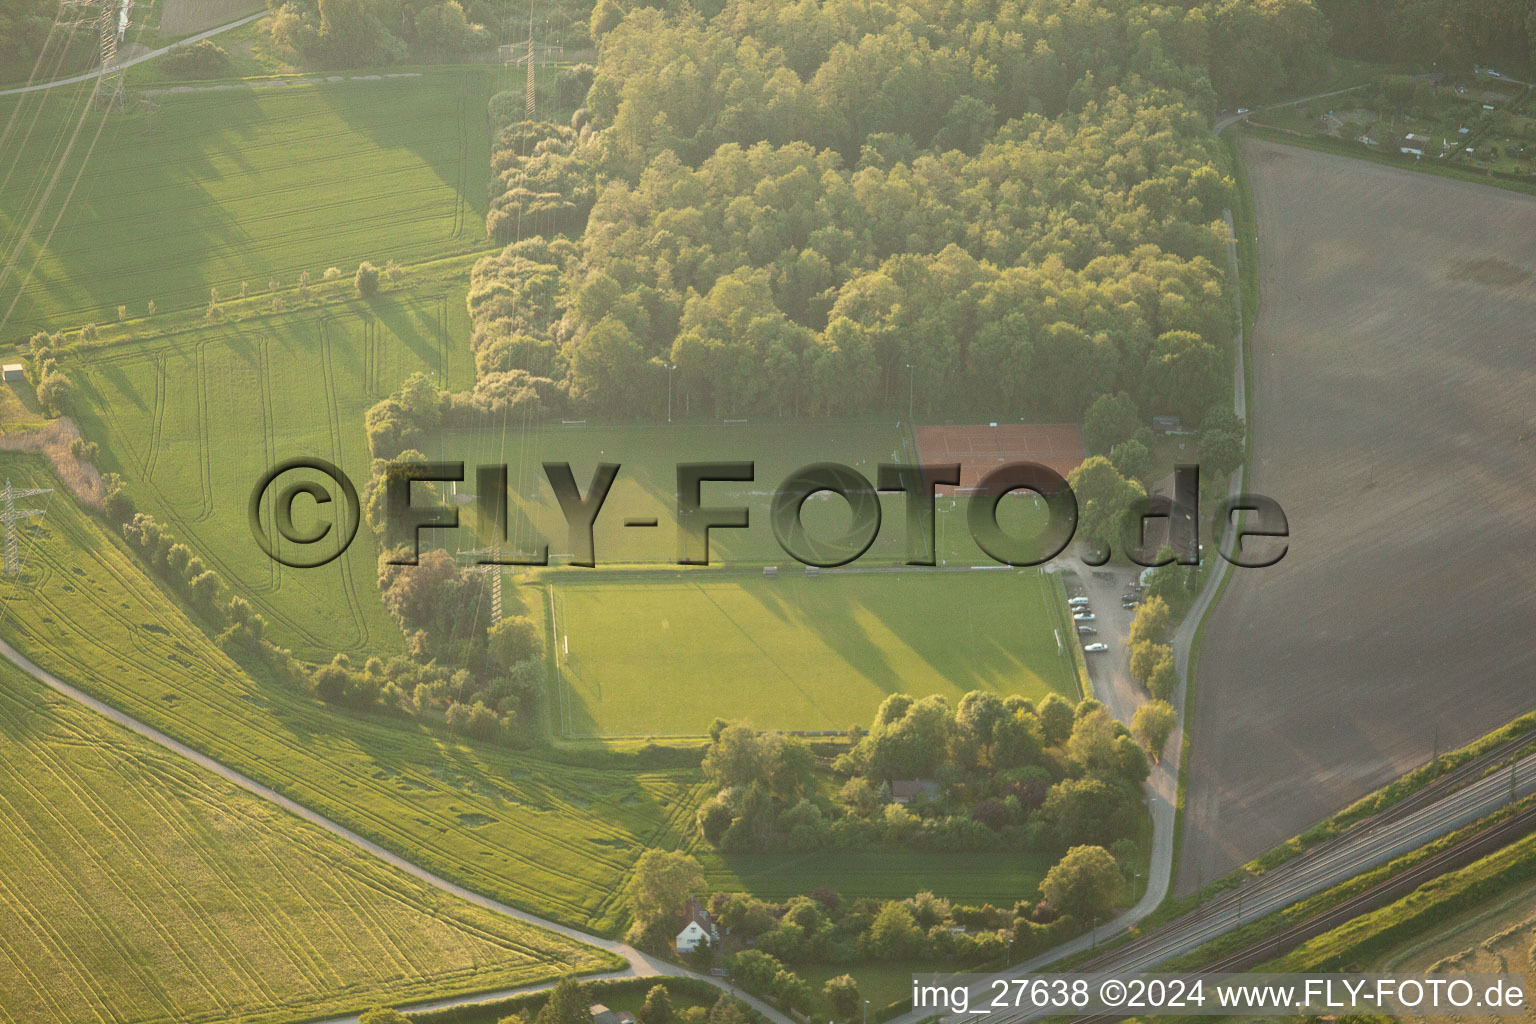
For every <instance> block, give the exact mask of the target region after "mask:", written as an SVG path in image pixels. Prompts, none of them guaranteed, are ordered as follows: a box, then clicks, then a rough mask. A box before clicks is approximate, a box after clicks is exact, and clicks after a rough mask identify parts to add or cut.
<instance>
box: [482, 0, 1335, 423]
mask: <svg viewBox="0 0 1536 1024" xmlns="http://www.w3.org/2000/svg"><path fill="white" fill-rule="evenodd" d="M1305 10H1308V11H1310V8H1305ZM1291 17H1292V9H1291V7H1289V6H1286V5H1281V6H1280V7H1278V8H1277V9H1276V11H1275V12H1274V13H1273V15H1272V20H1273V21H1274V22H1275V26H1274V31H1275V34H1276V36H1277V39H1289V38H1292V36H1293V35H1294V33H1292V32H1291V31H1290V29H1289V28H1288V27H1287V25H1286V22H1287V20H1288V19H1290V18H1291ZM1224 24H1225V22H1223V20H1222V17H1221V16H1219V15H1218V14H1214V13H1213V14H1211V15H1207V13H1206V12H1205V10H1204V9H1202V8H1199V7H1196V8H1190V9H1187V10H1186V9H1183V8H1178V7H1155V6H1149V5H1145V4H1136V3H1130V2H1121V3H1117V4H1094V5H1087V4H1062V3H1056V2H1053V0H1047V2H1043V3H1034V4H1028V5H1024V4H998V3H977V4H954V5H948V4H923V3H911V2H904V3H887V4H864V3H862V2H860V3H854V2H841V0H834V2H830V3H821V4H816V3H809V2H806V3H800V4H793V5H783V4H778V3H773V2H768V0H740V2H732V3H728V4H726V5H724V6H723V7H722V8H721V9H720V10H719V11H718V12H717V13H716V14H715V15H714V16H713V17H705V16H704V15H703V14H701V13H699V12H698V11H696V10H694V9H692V8H683V9H681V10H678V11H667V10H661V9H658V8H637V9H635V10H633V11H630V12H629V13H628V14H623V15H621V14H620V13H619V12H617V10H616V9H613V8H611V6H610V5H607V4H604V5H601V6H599V8H598V10H597V11H596V12H595V13H594V15H593V31H594V34H595V35H597V36H598V37H599V58H598V62H597V66H596V70H595V76H594V80H593V82H592V85H591V88H590V90H589V92H588V96H587V104H586V106H585V107H584V108H583V109H581V110H579V111H577V114H576V116H575V117H574V118H573V119H572V123H571V125H569V126H567V125H557V124H530V123H519V124H513V125H510V126H508V127H507V128H505V129H504V130H503V131H502V133H501V137H500V139H499V142H500V146H499V149H498V152H497V155H496V158H495V159H496V164H495V170H496V172H497V185H495V186H493V190H494V191H495V192H496V194H495V195H494V196H493V205H492V211H491V214H490V217H489V225H488V226H489V228H490V230H491V231H492V232H493V233H494V234H496V235H498V236H499V237H501V238H503V239H504V240H507V241H509V242H511V243H512V244H510V245H509V246H508V248H507V249H506V250H504V251H503V252H502V253H500V254H499V255H497V256H494V257H490V258H488V259H486V260H484V261H482V263H481V264H480V265H479V266H477V268H476V270H475V274H474V282H473V287H472V291H471V294H470V298H469V304H470V310H471V312H472V314H473V316H474V319H475V323H476V335H475V344H476V350H477V353H478V355H479V366H480V370H481V373H482V376H481V386H482V387H483V388H493V387H494V388H496V389H498V391H499V392H500V393H501V394H504V395H505V394H509V393H516V392H515V389H512V388H509V387H508V384H509V383H510V382H518V383H524V384H528V385H529V386H530V387H531V386H532V382H530V381H528V380H527V379H526V378H527V377H528V376H532V377H535V378H552V379H553V380H555V381H558V382H559V383H560V384H561V385H563V389H564V391H565V392H566V393H567V394H568V395H569V398H570V400H571V402H573V403H574V404H575V406H576V407H578V408H580V409H582V410H585V411H593V412H600V413H603V414H607V415H618V416H625V415H647V414H653V413H654V412H655V411H656V405H657V401H658V395H664V394H665V380H664V377H665V375H666V374H667V373H668V372H669V371H668V370H667V367H668V366H669V365H672V366H675V367H676V374H677V379H676V384H677V386H678V395H679V397H680V400H681V401H682V402H683V405H684V408H686V409H688V410H689V411H691V412H693V413H695V414H703V415H710V416H746V415H751V416H799V415H806V414H812V415H848V414H862V413H868V412H871V411H874V410H879V409H884V408H887V407H890V406H891V405H892V404H893V402H895V400H896V396H898V395H900V396H903V397H904V396H905V392H906V391H907V377H906V374H907V373H908V372H909V370H908V367H909V365H910V367H911V372H913V373H914V374H915V375H916V376H917V377H918V378H919V379H920V380H921V381H922V387H921V388H920V389H918V390H919V391H920V399H919V404H920V405H921V407H922V410H923V411H924V412H926V413H930V414H934V413H960V412H962V411H971V410H981V409H987V410H992V411H997V412H1007V413H1009V414H1014V415H1027V416H1031V417H1032V418H1036V419H1078V418H1080V417H1081V416H1082V414H1083V412H1084V411H1085V409H1086V408H1087V406H1088V405H1089V403H1091V402H1092V401H1093V399H1094V398H1095V397H1097V396H1098V395H1100V394H1105V393H1117V392H1121V391H1124V392H1127V393H1129V394H1131V395H1132V396H1134V398H1135V399H1136V400H1137V402H1138V403H1139V404H1140V405H1141V406H1142V408H1143V410H1144V411H1150V410H1156V411H1159V412H1161V411H1168V412H1176V413H1178V414H1180V415H1183V416H1187V417H1189V418H1191V419H1194V420H1198V419H1199V418H1200V417H1201V416H1202V415H1203V413H1204V412H1205V410H1206V409H1207V408H1208V407H1209V406H1210V405H1211V404H1212V403H1214V402H1215V401H1217V400H1218V399H1219V397H1220V396H1221V394H1222V388H1223V379H1224V369H1225V357H1224V355H1223V346H1224V345H1225V344H1226V341H1227V339H1228V337H1229V336H1230V334H1231V329H1232V324H1231V319H1230V309H1231V306H1230V302H1229V300H1228V299H1227V297H1226V296H1225V295H1224V290H1223V287H1224V273H1223V270H1222V269H1221V268H1223V267H1224V266H1225V257H1224V250H1223V245H1224V233H1223V229H1222V226H1221V216H1222V211H1223V209H1224V208H1225V207H1227V206H1229V205H1231V202H1232V183H1231V181H1230V179H1229V178H1227V177H1226V176H1225V175H1223V174H1222V173H1221V171H1220V170H1219V169H1218V161H1217V156H1216V153H1215V152H1214V150H1213V148H1212V147H1213V142H1212V140H1211V139H1210V136H1209V132H1208V119H1207V112H1208V111H1209V110H1210V109H1211V108H1212V107H1213V106H1214V104H1215V94H1214V92H1213V91H1212V86H1211V81H1210V78H1209V77H1208V76H1207V74H1206V71H1205V62H1206V60H1207V55H1208V53H1209V52H1210V51H1211V48H1212V46H1213V43H1214V42H1215V41H1216V40H1218V39H1219V38H1221V37H1222V34H1223V31H1224V29H1223V25H1224ZM1277 45H1278V44H1277ZM1285 84H1286V83H1285V82H1284V81H1275V82H1271V83H1266V87H1269V88H1277V89H1278V88H1284V86H1285ZM548 391H549V389H548V388H547V387H545V388H544V389H543V392H544V393H548ZM524 397H525V398H526V397H527V393H524Z"/></svg>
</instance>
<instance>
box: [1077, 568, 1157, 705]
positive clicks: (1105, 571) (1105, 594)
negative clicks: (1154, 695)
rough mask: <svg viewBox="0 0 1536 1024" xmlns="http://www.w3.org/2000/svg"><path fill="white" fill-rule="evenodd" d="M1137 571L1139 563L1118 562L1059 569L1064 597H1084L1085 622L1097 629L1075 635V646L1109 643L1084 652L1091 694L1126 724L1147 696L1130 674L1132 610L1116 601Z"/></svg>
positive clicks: (1127, 589)
mask: <svg viewBox="0 0 1536 1024" xmlns="http://www.w3.org/2000/svg"><path fill="white" fill-rule="evenodd" d="M1133 570H1134V571H1133ZM1140 572H1141V570H1140V568H1139V567H1134V566H1133V567H1127V566H1121V565H1107V566H1104V567H1103V568H1101V569H1090V568H1088V567H1087V566H1078V567H1076V568H1072V569H1063V570H1061V573H1062V582H1063V583H1065V584H1066V589H1067V597H1068V598H1069V599H1071V598H1075V597H1086V598H1088V601H1089V608H1090V609H1091V610H1092V612H1093V614H1094V621H1093V622H1091V623H1086V625H1091V626H1093V627H1094V628H1095V629H1097V630H1098V632H1097V633H1096V634H1091V635H1088V636H1078V638H1077V642H1078V646H1080V647H1081V646H1083V645H1085V644H1090V643H1094V642H1098V643H1103V644H1107V645H1108V646H1109V650H1107V651H1103V652H1100V653H1097V654H1085V657H1086V658H1087V661H1088V675H1089V678H1091V679H1092V680H1093V695H1094V696H1095V697H1097V698H1098V699H1099V700H1101V701H1103V702H1104V703H1105V704H1106V705H1107V706H1108V707H1109V711H1110V714H1112V715H1113V716H1114V717H1115V718H1117V719H1119V720H1120V721H1122V722H1124V723H1125V724H1126V725H1130V723H1131V716H1133V715H1134V714H1135V713H1136V709H1137V708H1138V707H1140V706H1141V704H1142V703H1143V702H1144V701H1145V700H1146V699H1147V693H1146V691H1145V690H1144V689H1143V688H1142V687H1141V686H1140V685H1139V684H1137V683H1136V681H1135V680H1133V679H1132V678H1131V664H1130V654H1129V653H1128V652H1127V650H1126V638H1127V637H1129V636H1130V632H1131V618H1132V616H1133V615H1134V614H1135V612H1133V611H1132V610H1130V609H1127V608H1122V607H1121V601H1120V598H1121V595H1123V594H1125V593H1128V592H1129V591H1130V587H1131V584H1132V583H1134V582H1135V580H1136V578H1137V577H1138V576H1139V575H1140Z"/></svg>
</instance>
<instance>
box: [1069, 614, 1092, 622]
mask: <svg viewBox="0 0 1536 1024" xmlns="http://www.w3.org/2000/svg"><path fill="white" fill-rule="evenodd" d="M1072 618H1073V619H1074V620H1076V621H1078V622H1092V621H1093V620H1094V619H1096V618H1098V616H1097V615H1095V614H1093V612H1077V613H1076V614H1074V615H1073V616H1072Z"/></svg>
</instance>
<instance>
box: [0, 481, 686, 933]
mask: <svg viewBox="0 0 1536 1024" xmlns="http://www.w3.org/2000/svg"><path fill="white" fill-rule="evenodd" d="M6 476H8V477H10V478H11V479H12V480H13V481H14V482H15V484H16V485H17V486H18V487H20V486H27V485H31V484H33V483H36V484H37V485H40V486H50V487H56V488H58V487H60V486H61V485H59V484H58V483H57V481H56V480H55V479H54V477H53V476H52V474H51V473H50V472H49V471H48V469H47V466H46V463H44V462H43V460H42V459H41V457H39V456H31V455H12V454H6V455H3V456H0V478H3V477H6ZM24 550H25V551H26V552H27V554H26V564H25V567H24V570H25V571H24V573H23V576H22V578H21V579H20V580H19V581H17V582H12V581H9V580H0V608H3V609H4V612H3V613H0V635H3V636H4V638H5V639H6V641H7V642H9V643H11V644H12V645H13V646H15V647H16V648H17V649H18V650H20V651H21V652H22V653H23V654H25V655H26V656H27V657H29V658H31V659H32V660H33V661H35V662H36V663H37V664H39V665H41V666H42V667H44V668H46V669H48V670H49V671H51V672H53V673H54V674H56V675H58V676H59V677H60V678H62V679H65V680H66V681H68V682H71V683H73V684H74V685H76V686H78V687H80V688H81V689H84V690H87V691H89V692H91V693H92V694H93V695H95V696H97V697H99V698H101V699H102V700H105V701H107V702H109V703H111V704H113V705H115V706H117V707H119V708H121V709H123V710H124V711H125V712H127V713H128V714H131V715H133V716H134V717H136V718H138V719H140V720H141V721H144V722H146V723H148V724H150V725H153V726H154V727H155V728H157V729H160V730H161V731H163V732H166V733H168V734H170V735H172V736H175V737H176V738H177V739H180V740H181V741H182V742H184V743H187V744H189V745H190V746H193V747H196V748H197V749H199V750H202V751H204V752H206V753H207V754H208V755H209V756H211V757H214V758H216V759H218V760H220V761H222V762H224V763H226V764H228V765H230V766H231V767H234V768H236V769H238V770H239V771H242V772H244V773H246V774H247V775H250V776H251V777H253V778H256V779H259V780H260V781H262V782H265V783H266V784H268V785H270V786H272V787H273V788H274V789H277V790H279V791H280V792H282V793H284V794H285V795H286V796H288V797H290V798H292V799H294V800H296V801H298V802H299V803H302V804H304V805H306V806H308V807H312V808H314V809H315V810H316V811H318V812H320V813H322V814H324V815H326V816H327V817H329V818H331V819H332V820H334V821H338V822H341V823H343V824H345V825H346V826H347V827H349V828H351V829H353V830H354V831H357V832H359V833H362V834H364V835H367V836H368V837H369V838H371V839H374V840H375V841H376V842H379V843H381V844H382V845H384V846H386V847H389V848H390V849H393V850H396V851H397V852H400V853H401V854H402V855H404V856H407V857H409V858H410V859H411V860H413V861H414V862H416V863H418V864H420V865H422V866H423V867H426V868H429V869H431V870H433V871H436V872H438V873H440V874H443V875H445V876H447V877H450V878H452V879H454V880H455V881H458V882H460V883H461V884H464V885H466V886H468V887H470V888H473V889H476V890H477V891H480V892H483V893H485V894H487V895H489V896H492V897H494V898H496V899H499V900H502V901H504V902H507V903H511V904H515V905H517V906H520V907H523V908H525V909H527V910H530V911H532V912H534V913H537V914H540V915H543V916H546V917H550V918H554V919H556V920H559V921H563V922H566V923H569V924H573V925H576V926H578V927H584V928H589V929H591V930H594V931H599V932H602V931H612V930H614V929H616V928H617V927H618V926H619V923H620V921H621V919H622V917H623V913H624V910H623V907H622V906H621V903H622V901H621V898H620V896H619V890H620V889H621V887H622V883H623V880H624V878H625V877H626V875H627V873H628V872H629V870H630V869H631V867H632V866H633V864H634V862H635V860H636V859H638V858H639V856H640V854H641V853H642V852H644V851H645V850H646V849H648V848H652V847H656V848H660V849H671V848H673V847H675V846H676V845H677V844H678V843H679V842H680V840H681V837H682V834H683V830H684V829H685V828H686V827H687V826H688V825H689V823H690V822H691V821H692V815H693V809H694V807H695V806H696V804H697V800H698V794H697V790H698V789H699V787H700V784H701V780H700V778H699V775H698V773H697V772H696V771H645V770H638V769H627V768H623V767H608V768H604V769H602V770H598V769H593V768H584V767H576V766H571V765H565V764H552V763H550V762H548V761H545V760H542V759H540V758H538V757H535V756H531V755H526V754H519V753H513V752H509V751H505V750H502V749H497V748H494V747H487V746H475V745H471V744H467V743H462V742H459V741H457V740H454V739H448V738H445V737H444V736H442V735H439V734H438V733H435V732H433V731H432V730H431V729H429V728H428V727H426V726H424V725H422V724H420V723H419V722H417V721H414V720H403V719H395V718H388V717H385V716H382V715H366V714H359V713H356V712H345V711H336V710H333V709H330V708H328V707H326V706H325V705H323V704H321V703H320V702H318V701H317V700H316V699H315V698H314V697H313V696H311V695H309V694H308V693H305V692H300V691H298V690H295V689H293V688H292V686H291V685H290V684H285V683H272V682H264V681H258V680H256V679H253V678H252V677H250V676H248V675H246V674H245V673H244V672H243V671H242V670H241V669H240V668H239V666H237V665H236V664H235V663H234V662H232V661H231V660H230V659H229V658H228V657H227V656H226V655H225V654H224V653H223V652H222V651H221V650H219V649H218V648H217V647H216V646H215V645H214V644H213V643H212V642H211V641H210V640H209V639H208V637H207V636H206V634H204V633H203V632H202V631H201V630H200V629H199V628H198V627H197V626H196V625H194V624H193V623H192V622H190V621H189V620H188V619H187V618H186V616H185V615H184V614H183V613H182V612H181V611H180V609H179V608H177V607H176V606H175V605H174V604H173V603H172V602H171V601H170V600H169V599H168V598H167V597H166V596H165V595H164V594H163V593H162V592H161V591H160V590H159V588H158V587H157V586H156V585H155V584H154V583H153V582H152V581H150V580H149V579H147V578H146V577H145V576H144V574H143V573H142V572H141V571H140V569H139V568H138V566H137V564H136V563H135V562H134V561H133V560H132V558H131V556H129V555H128V554H127V552H126V551H125V550H124V549H123V548H122V546H121V544H120V543H119V542H117V541H115V540H113V539H112V538H109V537H108V536H107V535H105V534H104V533H103V532H102V530H101V528H100V527H99V526H98V525H97V524H96V522H95V521H94V520H91V519H89V518H87V517H86V516H85V515H84V514H83V513H81V512H80V510H79V509H78V508H77V507H76V506H75V505H74V504H73V502H72V501H70V500H69V498H68V496H67V493H65V492H62V491H60V492H59V493H56V494H55V495H54V500H53V501H52V502H51V504H50V506H49V510H48V514H47V517H46V519H45V521H44V522H43V523H42V525H41V526H35V527H31V528H29V529H28V533H27V540H26V543H25V547H24Z"/></svg>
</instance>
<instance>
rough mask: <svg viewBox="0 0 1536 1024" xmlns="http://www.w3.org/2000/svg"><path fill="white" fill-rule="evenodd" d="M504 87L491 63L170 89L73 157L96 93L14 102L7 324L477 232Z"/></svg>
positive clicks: (162, 304) (189, 302)
mask: <svg viewBox="0 0 1536 1024" xmlns="http://www.w3.org/2000/svg"><path fill="white" fill-rule="evenodd" d="M82 88H88V86H85V87H82ZM490 89H491V83H490V78H489V72H488V71H484V70H478V69H475V70H453V71H434V72H431V73H429V74H423V75H421V76H418V77H412V78H393V79H381V80H378V81H346V82H338V83H328V84H323V85H308V86H281V87H277V86H268V87H264V88H259V89H256V88H251V89H247V88H230V89H221V90H218V91H192V92H185V93H159V94H155V95H153V96H151V97H150V99H151V101H152V102H153V104H154V106H155V110H154V112H153V113H152V114H148V115H146V114H144V113H142V112H139V113H132V112H130V113H125V114H118V115H114V116H113V117H111V118H110V119H108V121H107V122H106V124H105V126H104V127H102V128H101V131H100V135H99V138H98V137H96V132H97V128H98V124H97V122H96V118H98V117H100V115H99V114H90V115H88V116H87V119H86V126H85V128H84V130H83V131H82V132H81V133H80V137H79V139H78V140H77V142H76V144H75V145H74V147H73V149H72V150H68V151H67V159H65V157H66V147H67V145H68V143H69V140H70V138H71V137H72V136H73V135H74V129H75V125H76V123H77V120H78V117H79V115H78V113H77V112H76V111H77V104H79V103H80V102H82V101H81V96H83V95H84V94H83V93H81V92H79V91H78V90H75V89H69V88H65V89H58V90H51V91H47V92H44V93H39V94H36V95H29V96H25V97H17V98H12V99H7V100H0V129H3V128H4V126H5V125H6V124H8V123H9V124H11V126H12V127H11V133H10V135H9V136H8V138H7V144H6V151H5V152H4V153H0V240H4V243H5V249H4V251H3V254H4V257H5V258H6V259H9V258H10V257H11V255H12V253H13V251H14V252H15V254H16V256H17V258H18V263H17V266H16V269H15V272H14V273H11V274H8V275H6V276H5V277H4V278H3V279H0V330H3V336H4V337H6V338H16V337H25V336H26V335H27V334H28V333H29V332H31V331H34V330H40V329H48V330H60V329H64V328H75V327H78V326H80V325H81V324H84V323H88V322H98V323H99V322H106V321H109V320H114V319H116V317H117V307H118V306H119V305H125V306H127V307H128V312H129V314H130V315H132V316H142V315H144V313H145V311H146V306H147V304H148V303H149V302H150V301H154V302H155V303H156V305H157V306H158V308H159V309H160V310H162V311H165V310H170V309H173V308H178V307H185V306H201V305H204V304H206V303H207V302H208V298H209V289H210V288H217V289H218V290H219V293H220V295H221V296H222V297H224V298H226V299H227V298H231V297H234V296H236V295H238V294H239V290H240V284H241V282H242V281H245V282H249V284H250V287H251V288H252V289H253V290H255V291H258V292H259V291H264V290H265V289H266V287H267V282H268V281H269V280H271V279H276V280H278V281H279V282H281V283H282V285H283V286H284V287H292V286H293V285H294V283H295V282H296V281H297V279H298V276H299V274H300V272H302V271H306V270H307V271H309V272H310V273H311V274H313V275H314V277H315V279H316V280H318V279H319V277H320V274H321V272H322V271H323V270H325V269H326V268H327V267H329V266H336V267H338V268H340V269H342V270H344V271H350V270H353V269H355V268H356V267H357V264H358V263H359V262H361V261H362V260H365V259H367V260H372V261H374V262H375V263H377V264H378V265H380V266H383V265H384V262H385V261H386V260H387V259H390V258H394V259H396V260H399V261H400V262H402V263H404V262H410V261H413V260H419V259H423V258H426V257H430V256H438V255H442V254H444V253H446V252H451V251H457V250H462V249H465V248H469V247H472V246H475V245H477V244H479V243H480V242H481V241H482V240H483V239H484V235H485V230H484V218H485V209H486V199H485V196H486V190H485V183H486V180H487V175H488V173H489V171H488V168H489V165H490V155H489V140H488V138H487V130H486V122H485V109H486V107H485V104H486V101H487V99H488V98H489V96H490ZM13 115H14V121H13ZM93 138H94V139H95V145H94V146H93V147H92V146H90V143H91V141H92V139H93ZM87 151H89V160H87V159H86V155H87ZM59 168H61V169H62V176H61V178H60V179H59V183H58V184H57V185H56V186H55V187H54V188H53V189H52V190H51V193H50V192H49V190H48V188H47V185H48V181H49V179H50V177H51V176H52V175H53V174H54V173H55V170H56V169H59ZM45 198H46V199H47V201H46V202H44V199H45ZM34 215H36V216H38V220H37V223H36V225H35V226H33V227H32V228H31V230H30V231H28V230H27V229H28V224H29V223H30V222H31V220H32V218H33V217H34ZM24 237H25V238H26V242H25V244H24V245H19V243H20V241H21V240H22V239H23V238H24ZM18 245H19V247H18ZM0 265H3V264H0Z"/></svg>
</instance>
